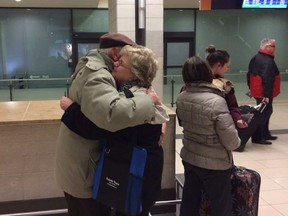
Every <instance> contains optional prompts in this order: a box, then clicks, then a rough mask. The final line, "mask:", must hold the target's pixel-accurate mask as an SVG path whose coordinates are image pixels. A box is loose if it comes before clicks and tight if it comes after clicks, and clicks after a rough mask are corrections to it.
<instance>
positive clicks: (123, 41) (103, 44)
mask: <svg viewBox="0 0 288 216" xmlns="http://www.w3.org/2000/svg"><path fill="white" fill-rule="evenodd" d="M125 45H131V46H135V45H136V43H135V42H134V41H133V40H131V39H130V38H128V37H127V36H125V35H123V34H120V33H116V32H109V33H106V34H104V35H102V36H101V37H100V44H99V47H100V49H105V48H111V47H123V46H125Z"/></svg>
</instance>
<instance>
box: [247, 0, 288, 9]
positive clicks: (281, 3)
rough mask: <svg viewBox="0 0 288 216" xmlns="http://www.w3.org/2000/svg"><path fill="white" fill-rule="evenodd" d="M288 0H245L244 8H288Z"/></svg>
mask: <svg viewBox="0 0 288 216" xmlns="http://www.w3.org/2000/svg"><path fill="white" fill-rule="evenodd" d="M287 4H288V0H243V4H242V8H287Z"/></svg>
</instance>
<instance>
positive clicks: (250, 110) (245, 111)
mask: <svg viewBox="0 0 288 216" xmlns="http://www.w3.org/2000/svg"><path fill="white" fill-rule="evenodd" d="M266 105H267V104H266V103H260V104H258V105H256V106H251V105H242V106H240V107H239V108H240V112H241V115H242V119H243V120H244V121H246V122H247V123H248V127H247V128H237V130H238V136H239V138H240V139H241V145H240V147H238V148H237V149H235V150H234V151H237V152H242V151H244V149H245V146H246V143H247V141H248V140H249V139H250V137H251V136H252V135H253V133H254V132H255V131H256V130H257V128H258V126H259V124H260V123H261V118H262V115H261V114H262V112H263V111H264V109H265V107H266Z"/></svg>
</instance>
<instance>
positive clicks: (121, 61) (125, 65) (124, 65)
mask: <svg viewBox="0 0 288 216" xmlns="http://www.w3.org/2000/svg"><path fill="white" fill-rule="evenodd" d="M118 63H119V66H122V67H124V68H126V69H128V70H131V67H129V66H128V65H127V64H126V63H125V62H124V61H123V59H119V61H118Z"/></svg>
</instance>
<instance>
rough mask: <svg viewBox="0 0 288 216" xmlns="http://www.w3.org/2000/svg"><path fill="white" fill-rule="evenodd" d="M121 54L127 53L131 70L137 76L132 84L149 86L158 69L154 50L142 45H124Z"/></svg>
mask: <svg viewBox="0 0 288 216" xmlns="http://www.w3.org/2000/svg"><path fill="white" fill-rule="evenodd" d="M120 54H121V55H127V56H128V57H129V60H130V65H131V72H132V73H133V74H134V75H135V77H136V78H137V79H136V80H133V81H132V82H133V84H135V85H138V86H139V87H144V88H149V87H150V86H151V85H152V81H153V79H154V78H155V76H156V72H157V70H158V61H157V58H156V56H155V54H154V52H153V51H152V50H151V49H149V48H147V47H144V46H133V47H132V46H129V45H127V46H124V47H123V48H122V50H121V51H120Z"/></svg>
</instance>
